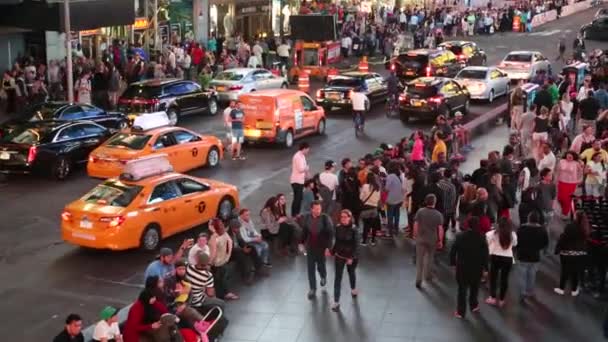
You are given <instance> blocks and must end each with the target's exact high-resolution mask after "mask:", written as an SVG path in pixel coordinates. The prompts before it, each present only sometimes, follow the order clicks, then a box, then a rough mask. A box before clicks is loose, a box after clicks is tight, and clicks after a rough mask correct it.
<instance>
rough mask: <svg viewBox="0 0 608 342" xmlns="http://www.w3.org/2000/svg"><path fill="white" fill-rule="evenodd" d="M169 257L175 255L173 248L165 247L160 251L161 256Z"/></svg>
mask: <svg viewBox="0 0 608 342" xmlns="http://www.w3.org/2000/svg"><path fill="white" fill-rule="evenodd" d="M169 255H173V250H171V248H169V247H163V248H161V249H160V256H161V257H164V256H169Z"/></svg>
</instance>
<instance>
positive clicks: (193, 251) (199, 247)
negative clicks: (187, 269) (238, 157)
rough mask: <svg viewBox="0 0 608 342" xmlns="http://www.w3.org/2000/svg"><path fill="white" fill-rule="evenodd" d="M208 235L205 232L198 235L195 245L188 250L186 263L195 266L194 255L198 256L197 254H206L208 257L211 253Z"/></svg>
mask: <svg viewBox="0 0 608 342" xmlns="http://www.w3.org/2000/svg"><path fill="white" fill-rule="evenodd" d="M208 242H209V233H206V232H202V233H200V234H198V239H197V240H196V244H195V245H194V246H192V248H190V251H189V252H188V263H189V264H196V255H197V254H198V252H201V251H202V252H203V253H207V255H210V254H211V253H210V252H209V245H208Z"/></svg>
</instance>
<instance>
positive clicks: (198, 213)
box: [61, 155, 239, 250]
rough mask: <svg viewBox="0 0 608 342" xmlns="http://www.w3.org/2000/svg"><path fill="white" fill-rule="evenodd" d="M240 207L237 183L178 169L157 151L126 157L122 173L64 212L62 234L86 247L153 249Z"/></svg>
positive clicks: (228, 214)
mask: <svg viewBox="0 0 608 342" xmlns="http://www.w3.org/2000/svg"><path fill="white" fill-rule="evenodd" d="M238 206H239V194H238V190H237V188H236V187H235V186H233V185H229V184H226V183H222V182H219V181H213V180H209V179H203V178H197V177H192V176H188V175H184V174H180V173H176V172H173V168H172V166H171V163H170V162H169V159H167V157H166V156H164V155H153V156H148V157H144V158H141V159H136V160H132V161H129V162H127V164H126V165H125V167H124V171H123V174H122V175H121V176H120V177H119V178H111V179H108V180H105V181H104V182H103V183H101V184H99V185H98V186H96V187H95V188H94V189H93V190H91V191H89V192H88V193H87V194H86V195H84V196H83V197H81V198H80V199H78V200H76V201H74V202H72V203H70V204H68V205H67V206H66V207H65V208H64V210H63V212H62V213H61V237H62V239H63V240H64V241H66V242H68V243H70V244H74V245H78V246H82V247H87V248H95V249H110V250H126V249H131V248H138V247H139V248H142V249H144V250H154V249H156V248H157V247H158V245H159V242H160V241H161V240H162V239H164V238H167V237H169V236H171V235H174V234H177V233H180V232H183V231H185V230H188V229H191V228H193V227H195V226H198V225H201V224H203V223H206V222H208V221H209V220H211V219H213V218H215V217H219V218H222V219H228V218H229V217H230V215H231V213H232V211H233V209H234V208H237V207H238Z"/></svg>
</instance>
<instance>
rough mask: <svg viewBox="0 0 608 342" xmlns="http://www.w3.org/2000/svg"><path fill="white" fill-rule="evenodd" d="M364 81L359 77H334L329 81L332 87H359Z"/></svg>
mask: <svg viewBox="0 0 608 342" xmlns="http://www.w3.org/2000/svg"><path fill="white" fill-rule="evenodd" d="M362 83H363V81H362V80H361V79H359V78H334V79H333V80H331V81H329V82H328V83H327V85H328V86H330V87H359V86H361V84H362Z"/></svg>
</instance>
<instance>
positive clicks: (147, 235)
mask: <svg viewBox="0 0 608 342" xmlns="http://www.w3.org/2000/svg"><path fill="white" fill-rule="evenodd" d="M159 243H160V227H159V226H157V225H155V224H151V225H148V226H147V227H146V229H145V230H144V232H143V234H141V241H140V247H141V249H143V250H145V251H153V250H156V248H158V244H159Z"/></svg>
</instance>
